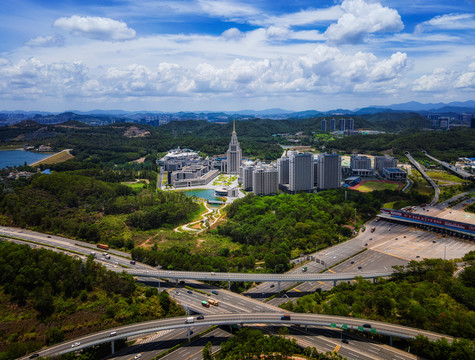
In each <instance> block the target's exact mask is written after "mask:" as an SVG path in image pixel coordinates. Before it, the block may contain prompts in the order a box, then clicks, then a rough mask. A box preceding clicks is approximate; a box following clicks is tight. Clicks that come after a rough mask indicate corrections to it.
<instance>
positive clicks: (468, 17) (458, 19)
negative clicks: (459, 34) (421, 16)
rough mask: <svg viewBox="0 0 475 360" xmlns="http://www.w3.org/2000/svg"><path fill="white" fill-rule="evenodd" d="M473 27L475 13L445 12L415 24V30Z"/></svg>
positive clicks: (474, 27)
mask: <svg viewBox="0 0 475 360" xmlns="http://www.w3.org/2000/svg"><path fill="white" fill-rule="evenodd" d="M439 29H443V30H469V29H472V30H473V29H475V14H445V15H440V16H436V17H434V18H432V19H430V20H428V21H424V22H423V23H421V24H419V25H417V26H416V29H415V32H416V33H417V32H422V31H427V30H429V31H431V30H439Z"/></svg>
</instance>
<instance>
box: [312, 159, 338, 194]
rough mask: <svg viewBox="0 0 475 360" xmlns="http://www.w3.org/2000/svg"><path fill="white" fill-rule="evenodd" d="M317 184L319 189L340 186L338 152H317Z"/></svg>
mask: <svg viewBox="0 0 475 360" xmlns="http://www.w3.org/2000/svg"><path fill="white" fill-rule="evenodd" d="M317 174H318V179H317V186H318V189H320V190H327V189H338V188H339V187H340V186H341V157H340V155H338V154H331V155H329V154H318V165H317Z"/></svg>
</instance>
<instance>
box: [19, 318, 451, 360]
mask: <svg viewBox="0 0 475 360" xmlns="http://www.w3.org/2000/svg"><path fill="white" fill-rule="evenodd" d="M189 318H190V317H175V318H169V319H162V320H153V321H147V322H142V323H138V324H133V325H126V326H122V327H118V328H114V329H108V330H105V331H101V332H98V333H95V334H90V335H86V336H83V337H80V338H76V339H74V340H70V341H66V342H63V343H61V344H58V345H54V346H51V347H48V348H44V349H43V350H41V351H39V352H37V353H38V354H39V355H40V356H42V357H46V356H57V355H61V354H66V353H69V352H74V351H77V350H81V349H84V348H87V347H90V346H94V345H99V344H103V343H107V342H111V341H114V340H118V339H123V338H127V337H130V336H136V335H145V334H150V333H154V332H157V331H162V330H169V329H179V328H190V327H192V326H197V325H208V326H213V325H233V324H277V325H279V324H280V325H289V324H292V325H304V326H305V325H307V326H327V327H338V328H341V327H343V328H347V329H353V330H359V331H366V332H370V331H371V332H373V333H377V334H382V335H387V336H394V337H399V338H404V339H412V338H414V337H416V336H417V335H423V336H426V337H427V338H428V339H429V340H432V341H435V340H438V339H441V338H446V339H448V340H449V341H452V340H453V338H452V337H450V336H446V335H442V334H438V333H433V332H429V331H425V330H420V329H416V328H411V327H407V326H401V325H394V324H389V323H384V322H380V321H372V320H365V319H356V318H350V317H343V316H332V315H320V314H294V313H292V314H290V318H289V319H288V320H283V319H282V315H281V314H270V313H254V314H249V313H240V314H225V315H207V316H205V317H204V319H202V320H198V319H197V318H196V317H192V318H193V320H192V322H190V321H187V320H186V319H189ZM365 324H369V325H371V328H370V327H368V325H366V326H365ZM112 332H114V334H113V335H112V336H111V333H112ZM78 342H79V345H77V346H74V347H72V345H73V344H75V343H78ZM24 359H28V357H24Z"/></svg>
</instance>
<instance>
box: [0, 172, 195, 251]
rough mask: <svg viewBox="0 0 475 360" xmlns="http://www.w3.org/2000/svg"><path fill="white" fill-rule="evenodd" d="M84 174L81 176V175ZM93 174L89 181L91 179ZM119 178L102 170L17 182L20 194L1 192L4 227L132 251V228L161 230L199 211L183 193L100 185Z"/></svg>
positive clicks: (17, 190) (0, 209)
mask: <svg viewBox="0 0 475 360" xmlns="http://www.w3.org/2000/svg"><path fill="white" fill-rule="evenodd" d="M79 174H81V175H79ZM86 174H87V175H89V176H86ZM96 176H97V177H106V178H108V177H110V178H114V172H110V171H102V170H100V169H88V170H77V171H75V172H61V173H59V172H58V173H53V174H51V175H43V174H39V175H35V176H34V177H33V179H32V180H31V183H29V181H28V180H26V181H25V182H20V183H17V187H16V189H15V192H12V193H6V194H5V192H4V191H1V192H0V214H1V215H0V224H2V225H7V226H20V227H29V228H31V229H34V230H38V231H41V232H49V233H57V234H63V235H66V236H69V237H73V238H78V239H82V240H86V241H89V242H92V243H97V242H105V243H108V244H110V245H113V246H115V247H117V248H122V247H127V248H129V249H131V248H133V246H134V243H133V241H132V238H131V236H128V238H124V236H123V234H122V233H121V232H124V231H126V230H127V228H126V227H127V226H128V227H130V228H132V229H137V230H150V229H158V228H160V227H164V226H165V227H166V226H168V227H170V226H173V225H175V224H179V223H182V222H186V221H188V220H189V219H191V218H192V217H193V216H194V213H195V212H197V211H198V210H199V206H198V204H196V203H195V202H194V201H193V200H192V199H191V198H190V197H188V196H186V195H185V194H183V193H180V192H163V191H159V192H155V191H147V190H143V191H141V192H139V193H137V192H135V191H134V190H132V189H131V188H130V187H128V186H126V185H121V184H118V183H111V182H105V181H101V180H96V179H95V177H96Z"/></svg>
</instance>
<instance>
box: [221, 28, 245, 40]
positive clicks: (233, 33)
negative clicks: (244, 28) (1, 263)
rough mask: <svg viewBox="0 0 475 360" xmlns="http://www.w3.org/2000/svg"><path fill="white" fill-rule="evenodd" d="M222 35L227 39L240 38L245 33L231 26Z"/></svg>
mask: <svg viewBox="0 0 475 360" xmlns="http://www.w3.org/2000/svg"><path fill="white" fill-rule="evenodd" d="M221 36H222V37H223V38H224V39H226V40H240V39H242V38H243V37H244V36H245V34H244V33H243V32H241V31H240V30H239V29H237V28H230V29H228V30H226V31H224V32H223V33H222V34H221Z"/></svg>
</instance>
